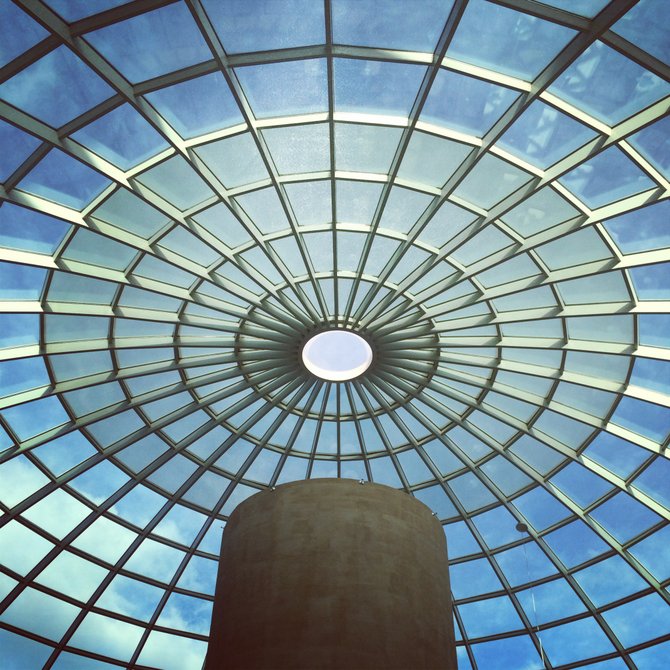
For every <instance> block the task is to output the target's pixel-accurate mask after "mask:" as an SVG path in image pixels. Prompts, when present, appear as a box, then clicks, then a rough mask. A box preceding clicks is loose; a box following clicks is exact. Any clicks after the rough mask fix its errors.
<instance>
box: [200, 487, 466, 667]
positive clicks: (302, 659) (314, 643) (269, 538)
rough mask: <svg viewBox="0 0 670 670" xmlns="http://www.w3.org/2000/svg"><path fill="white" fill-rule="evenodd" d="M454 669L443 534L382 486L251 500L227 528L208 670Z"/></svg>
mask: <svg viewBox="0 0 670 670" xmlns="http://www.w3.org/2000/svg"><path fill="white" fill-rule="evenodd" d="M241 668H246V669H248V670H251V669H254V670H257V669H260V668H264V669H272V670H281V669H283V668H287V669H288V668H290V669H291V670H296V669H299V668H302V669H306V670H307V669H308V670H325V669H332V670H345V669H346V670H365V669H370V670H373V669H374V670H380V669H382V668H383V669H392V668H397V669H399V670H400V669H402V670H410V669H411V670H420V669H421V668H431V669H432V668H435V669H437V668H439V669H440V670H455V669H456V654H455V646H454V632H453V624H452V615H451V594H450V590H449V573H448V569H447V551H446V541H445V537H444V532H443V530H442V526H441V525H440V523H439V522H438V521H437V519H436V518H435V517H434V516H432V514H431V511H430V510H429V509H428V508H427V507H426V506H425V505H424V504H423V503H421V502H419V501H418V500H416V499H415V498H412V497H411V496H409V495H407V494H406V493H403V492H401V491H397V490H395V489H391V488H389V487H387V486H380V485H378V484H370V483H365V484H359V483H358V482H356V481H353V480H347V479H344V480H343V479H316V480H308V481H303V482H295V483H291V484H286V485H284V486H279V487H278V488H277V489H276V490H274V491H264V492H262V493H259V494H257V495H254V496H252V497H251V498H249V499H247V500H246V501H244V502H243V503H241V504H240V505H239V507H237V509H236V510H235V511H234V512H233V514H232V515H231V517H230V520H229V521H228V525H227V526H226V529H225V532H224V534H223V541H222V545H221V561H220V564H219V575H218V579H217V585H216V602H215V604H214V612H213V616H212V630H211V639H210V646H209V650H208V653H207V661H206V664H205V670H224V669H225V670H229V669H230V670H232V669H236V670H237V669H241Z"/></svg>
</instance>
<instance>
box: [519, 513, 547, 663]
mask: <svg viewBox="0 0 670 670" xmlns="http://www.w3.org/2000/svg"><path fill="white" fill-rule="evenodd" d="M516 529H517V531H518V532H519V533H528V526H527V525H526V524H525V523H518V524H517V525H516ZM527 545H528V542H524V543H523V555H524V558H525V560H526V576H527V579H528V583H530V581H531V579H530V564H529V562H528V548H527ZM529 591H530V600H531V604H532V607H533V620H532V621H531V624H532V626H533V627H534V628H535V634H536V635H537V642H538V644H539V645H540V659H541V660H542V667H543V668H546V667H547V664H546V663H545V659H544V649H543V647H542V638H541V637H540V624H539V622H538V618H537V604H536V602H535V593H534V590H533V587H532V586H531V587H530V589H529Z"/></svg>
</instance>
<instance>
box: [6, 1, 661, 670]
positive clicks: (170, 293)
mask: <svg viewBox="0 0 670 670" xmlns="http://www.w3.org/2000/svg"><path fill="white" fill-rule="evenodd" d="M250 7H251V8H255V9H252V10H250V9H249V8H250ZM95 10H100V11H99V13H96V14H92V15H90V14H89V12H93V11H95ZM253 12H256V14H255V15H254V14H253ZM667 21H668V6H667V4H666V3H665V2H664V1H663V0H640V2H636V0H613V1H611V2H607V0H583V1H577V0H574V2H564V1H561V0H554V1H551V2H550V0H546V2H535V1H533V0H490V1H486V0H469V1H468V0H454V1H453V2H447V0H442V1H440V2H438V1H437V0H416V1H415V2H409V3H408V2H396V1H395V0H387V1H385V2H374V1H373V0H369V1H368V0H355V1H353V0H324V2H323V3H321V2H318V1H317V0H275V1H272V0H265V1H264V2H259V3H245V2H244V1H243V0H239V1H237V0H231V2H225V3H224V2H217V1H216V0H209V1H207V0H180V1H179V2H169V1H166V0H138V1H135V2H127V3H126V4H120V2H119V1H118V0H105V1H101V2H96V3H90V4H89V3H81V4H80V5H77V4H76V3H70V2H66V1H65V0H50V1H41V0H14V2H10V0H2V2H0V141H1V142H2V143H3V144H4V147H3V148H2V149H0V154H2V157H0V170H1V172H0V204H1V205H2V206H1V207H0V383H1V384H2V388H1V389H0V512H1V513H2V516H1V517H0V546H1V547H2V549H1V551H0V555H1V556H2V561H1V562H2V565H1V566H0V648H2V649H3V650H4V651H2V652H0V655H1V654H5V656H6V657H7V658H9V667H15V666H16V667H22V668H24V667H25V668H27V667H44V668H73V667H77V668H87V669H88V668H92V669H93V668H103V667H104V668H108V667H117V666H120V667H124V668H172V667H174V668H179V669H180V670H184V669H186V668H200V667H201V665H202V660H203V655H204V651H205V649H206V641H207V633H208V627H209V616H210V611H211V602H212V599H213V585H214V577H215V573H216V557H217V552H218V542H219V537H220V533H221V529H222V527H223V525H224V524H225V520H226V519H227V517H228V515H229V514H230V512H231V511H232V509H233V508H234V507H235V505H236V504H238V503H239V502H240V501H241V500H243V499H244V498H246V497H247V496H249V495H251V494H253V493H254V492H256V491H258V490H259V489H263V488H266V487H271V486H274V485H276V484H279V483H282V482H286V481H291V480H295V479H301V478H306V477H350V478H356V479H362V480H370V481H376V482H380V483H384V484H388V485H391V486H395V487H398V488H401V489H403V490H405V491H407V493H408V494H411V495H414V496H416V497H417V498H419V499H420V500H423V501H424V502H425V503H426V504H427V505H429V506H430V507H431V508H432V509H434V510H435V513H436V514H437V515H438V516H439V518H440V519H441V520H442V521H443V523H444V527H445V533H446V534H447V538H448V542H449V546H450V561H451V569H452V576H451V581H452V586H453V589H454V593H453V595H454V603H455V606H454V616H455V620H456V624H457V637H458V644H459V647H458V650H459V667H462V668H464V669H469V668H472V669H474V670H477V668H478V669H479V670H492V669H494V668H501V669H503V668H504V669H506V670H509V668H522V667H523V668H528V669H529V668H556V669H558V668H565V669H567V668H576V667H594V668H595V667H598V668H603V669H604V668H607V669H608V670H609V669H611V670H614V669H616V668H630V669H634V668H640V669H642V670H644V669H651V668H661V667H667V666H668V665H670V623H668V621H670V617H668V609H667V606H668V602H669V601H670V596H668V592H667V587H668V585H669V584H670V554H669V552H668V547H669V546H670V531H669V530H668V519H670V490H669V488H668V482H669V481H670V466H669V464H668V460H667V453H666V451H667V448H668V440H669V434H670V386H669V381H668V380H669V379H670V337H669V335H668V333H669V332H670V316H668V312H670V280H669V277H670V272H669V268H670V265H669V264H668V263H669V262H670V250H669V248H668V247H669V246H670V244H669V243H670V233H669V228H668V221H670V216H669V215H670V207H669V206H668V202H669V201H668V197H669V196H670V181H669V179H670V149H669V146H670V144H669V141H668V132H667V131H668V127H669V123H668V118H669V117H668V110H669V108H670V44H669V41H668V38H667V33H666V34H665V36H663V28H662V26H663V25H664V23H665V24H667ZM659 31H660V37H659ZM3 43H4V44H5V45H6V47H3V46H2V44H3ZM332 327H339V328H348V329H352V330H354V331H356V332H360V333H362V334H364V335H365V336H366V338H367V339H368V340H369V341H370V342H371V343H372V345H373V347H374V350H375V361H374V363H373V366H372V367H371V368H370V370H369V371H368V372H367V373H366V374H364V375H363V376H362V377H361V378H359V379H356V380H353V381H351V382H344V383H330V382H324V381H322V380H319V379H315V378H313V377H311V375H310V374H309V373H308V372H307V371H306V370H305V369H304V368H303V366H302V365H301V362H300V347H301V345H302V344H303V343H304V341H305V340H306V339H307V338H308V337H309V336H310V335H311V334H313V333H315V332H318V331H319V330H323V329H327V328H332ZM12 663H14V664H15V666H14V665H12ZM109 664H111V665H109Z"/></svg>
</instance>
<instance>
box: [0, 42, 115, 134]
mask: <svg viewBox="0 0 670 670" xmlns="http://www.w3.org/2000/svg"><path fill="white" fill-rule="evenodd" d="M112 94H113V90H112V89H111V88H110V87H109V86H108V85H107V84H106V83H105V82H104V81H103V80H102V79H101V78H100V77H98V76H97V75H96V74H95V73H94V72H93V70H91V69H90V68H89V67H88V66H87V65H85V64H84V63H83V62H82V61H81V60H79V58H77V56H75V55H74V54H73V53H72V52H71V51H70V50H69V49H68V48H67V47H64V46H62V47H58V48H57V49H55V50H54V51H51V52H50V53H48V54H47V55H46V56H44V57H43V58H41V59H40V60H38V61H37V62H35V63H33V64H32V65H29V66H28V67H27V68H25V69H24V70H21V71H20V72H19V73H18V74H16V75H14V76H13V77H12V78H11V79H8V80H7V81H5V82H4V83H3V84H0V98H2V99H3V100H6V101H7V102H8V103H10V104H11V105H14V107H18V108H19V109H21V110H23V111H25V112H28V114H31V115H32V116H34V117H36V118H38V119H40V120H41V121H44V122H45V123H48V124H49V125H51V126H54V127H59V126H62V125H63V124H65V123H67V122H68V121H71V120H72V119H74V118H75V117H76V116H79V115H80V114H83V113H84V112H87V111H88V110H89V109H91V108H92V107H95V106H96V105H98V104H100V103H101V102H102V101H103V100H106V99H107V98H109V97H110V96H111V95H112Z"/></svg>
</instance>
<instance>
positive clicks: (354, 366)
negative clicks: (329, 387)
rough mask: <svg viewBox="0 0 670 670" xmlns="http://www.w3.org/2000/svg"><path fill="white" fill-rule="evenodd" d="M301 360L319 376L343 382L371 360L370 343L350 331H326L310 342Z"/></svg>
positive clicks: (306, 345)
mask: <svg viewBox="0 0 670 670" xmlns="http://www.w3.org/2000/svg"><path fill="white" fill-rule="evenodd" d="M302 362H303V363H304V365H305V367H306V368H307V369H308V370H309V371H310V372H311V373H312V374H314V375H316V376H317V377H320V378H321V379H325V380H327V381H331V382H343V381H347V380H349V379H354V378H356V377H358V376H360V375H362V374H363V373H364V372H365V371H366V370H367V369H368V368H369V367H370V363H372V349H371V348H370V345H369V344H368V343H367V342H366V341H365V340H364V339H363V338H362V337H361V336H360V335H356V333H352V332H350V331H348V330H327V331H325V332H323V333H319V334H318V335H315V336H314V337H312V338H311V339H310V340H308V341H307V343H306V344H305V346H304V347H303V349H302Z"/></svg>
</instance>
